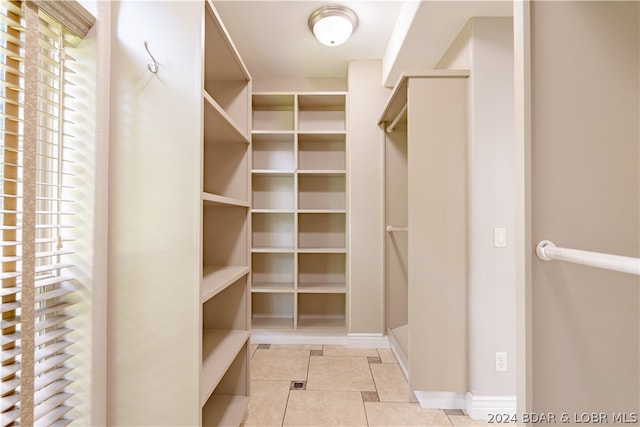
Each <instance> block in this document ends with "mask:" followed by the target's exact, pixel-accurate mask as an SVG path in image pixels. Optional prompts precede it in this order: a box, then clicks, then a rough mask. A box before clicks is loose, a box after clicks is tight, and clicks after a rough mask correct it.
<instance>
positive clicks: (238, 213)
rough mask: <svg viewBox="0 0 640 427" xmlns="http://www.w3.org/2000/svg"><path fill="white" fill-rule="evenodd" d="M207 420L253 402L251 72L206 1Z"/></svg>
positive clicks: (203, 395) (203, 392) (239, 412)
mask: <svg viewBox="0 0 640 427" xmlns="http://www.w3.org/2000/svg"><path fill="white" fill-rule="evenodd" d="M204 7H205V13H204V32H205V35H204V60H203V62H204V87H203V104H204V115H203V121H204V123H203V146H202V160H203V164H202V168H203V169H202V170H203V172H202V281H201V290H200V302H201V304H202V311H201V317H202V364H201V373H200V403H201V406H202V425H205V426H218V425H239V424H240V421H241V420H242V416H243V414H244V412H245V410H246V407H247V405H248V401H249V336H250V329H251V316H250V314H251V313H250V312H251V309H250V288H249V284H250V280H251V279H250V277H251V274H250V271H251V267H250V255H249V250H250V230H251V218H250V215H249V208H250V199H249V197H250V194H251V181H250V178H249V177H250V170H251V156H250V143H251V136H250V123H251V116H250V105H251V104H250V98H251V76H250V75H249V72H248V70H247V69H246V67H245V65H244V64H243V62H242V59H241V58H240V56H239V54H238V52H237V51H236V49H235V47H234V46H233V43H232V42H231V40H230V38H229V35H228V33H227V31H226V29H225V28H224V26H223V24H222V21H221V20H220V16H219V15H218V13H217V11H216V10H215V7H214V5H213V3H212V1H211V0H207V1H205V3H204Z"/></svg>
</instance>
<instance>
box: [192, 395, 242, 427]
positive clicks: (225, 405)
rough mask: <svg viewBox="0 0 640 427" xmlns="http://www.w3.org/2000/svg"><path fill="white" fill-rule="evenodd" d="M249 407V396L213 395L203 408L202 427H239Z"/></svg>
mask: <svg viewBox="0 0 640 427" xmlns="http://www.w3.org/2000/svg"><path fill="white" fill-rule="evenodd" d="M248 405H249V396H228V395H213V396H211V398H210V399H209V402H207V404H206V405H205V406H204V408H202V425H203V426H212V427H216V426H238V425H240V422H241V421H242V417H243V416H244V413H245V411H246V410H247V406H248Z"/></svg>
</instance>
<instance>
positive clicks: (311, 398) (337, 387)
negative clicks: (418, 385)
mask: <svg viewBox="0 0 640 427" xmlns="http://www.w3.org/2000/svg"><path fill="white" fill-rule="evenodd" d="M241 425H243V426H260V427H271V426H297V427H302V426H313V427H318V426H340V427H347V426H392V427H408V426H420V427H431V426H434V427H446V426H448V427H451V426H456V427H458V426H482V425H487V424H486V423H484V422H478V421H473V420H471V419H469V417H468V416H466V415H465V414H464V413H463V412H462V411H460V410H439V409H423V408H421V407H420V405H419V404H418V403H417V401H416V399H415V397H414V396H413V393H411V392H410V390H409V387H408V386H407V382H406V380H405V378H404V376H403V374H402V370H401V369H400V366H399V365H398V363H397V361H396V358H395V356H394V355H393V352H392V351H391V350H390V349H375V348H348V347H346V346H338V345H276V344H273V345H268V344H260V345H252V346H251V399H250V401H249V407H248V409H247V412H246V414H245V416H244V419H243V421H242V424H241Z"/></svg>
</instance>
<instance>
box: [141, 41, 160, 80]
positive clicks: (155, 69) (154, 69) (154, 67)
mask: <svg viewBox="0 0 640 427" xmlns="http://www.w3.org/2000/svg"><path fill="white" fill-rule="evenodd" d="M144 48H145V49H146V50H147V53H148V54H149V56H150V57H151V60H152V61H153V65H151V64H148V65H147V67H148V68H149V71H151V72H152V73H153V74H155V73H157V72H158V66H159V65H158V61H156V58H154V57H153V55H151V52H149V46H148V45H147V41H146V40H145V41H144Z"/></svg>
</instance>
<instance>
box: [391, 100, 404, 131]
mask: <svg viewBox="0 0 640 427" xmlns="http://www.w3.org/2000/svg"><path fill="white" fill-rule="evenodd" d="M406 112H407V104H404V107H402V109H401V110H400V112H399V113H398V115H397V116H396V118H395V119H393V121H392V122H391V123H390V124H389V126H387V132H389V133H391V132H393V130H394V129H395V128H396V126H397V125H398V122H399V121H400V119H402V116H404V115H405V113H406Z"/></svg>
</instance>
